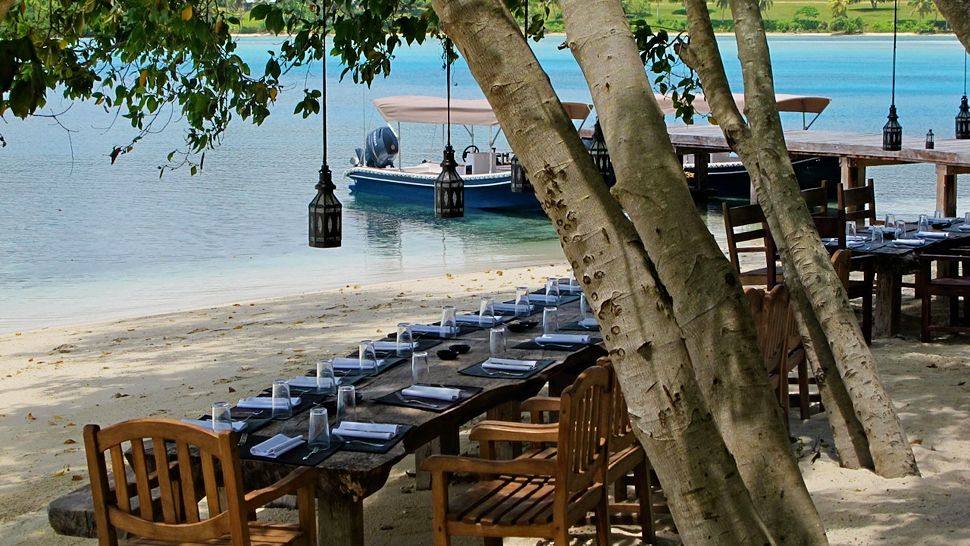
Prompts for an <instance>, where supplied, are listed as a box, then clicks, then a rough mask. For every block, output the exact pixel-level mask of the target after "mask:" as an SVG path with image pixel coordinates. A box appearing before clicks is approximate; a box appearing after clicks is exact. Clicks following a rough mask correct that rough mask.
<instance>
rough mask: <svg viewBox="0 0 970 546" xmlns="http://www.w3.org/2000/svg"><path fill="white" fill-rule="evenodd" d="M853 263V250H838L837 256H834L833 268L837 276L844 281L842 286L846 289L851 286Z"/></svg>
mask: <svg viewBox="0 0 970 546" xmlns="http://www.w3.org/2000/svg"><path fill="white" fill-rule="evenodd" d="M851 261H852V251H851V250H836V251H835V254H832V268H833V269H835V274H836V275H838V276H839V280H840V281H842V286H844V287H846V288H848V286H849V265H850V262H851Z"/></svg>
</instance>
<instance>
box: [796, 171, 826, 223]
mask: <svg viewBox="0 0 970 546" xmlns="http://www.w3.org/2000/svg"><path fill="white" fill-rule="evenodd" d="M802 198H803V199H805V205H807V206H808V212H809V213H810V214H811V215H812V216H815V215H819V214H821V215H825V214H828V212H829V193H828V182H826V181H825V180H822V184H821V185H820V186H819V187H817V188H806V189H804V190H802Z"/></svg>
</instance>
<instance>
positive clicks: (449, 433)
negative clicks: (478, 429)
mask: <svg viewBox="0 0 970 546" xmlns="http://www.w3.org/2000/svg"><path fill="white" fill-rule="evenodd" d="M460 451H461V448H460V446H459V441H458V427H450V428H448V429H446V430H445V431H444V432H443V433H442V434H441V436H439V437H437V438H435V439H434V440H431V441H430V442H428V443H427V444H424V445H423V446H421V447H419V448H418V449H416V450H415V451H414V488H415V489H417V490H418V491H427V490H429V489H431V473H430V472H425V471H423V470H421V463H423V462H424V460H425V459H427V458H428V457H430V456H431V455H434V454H436V453H439V454H442V455H458V454H459V453H460Z"/></svg>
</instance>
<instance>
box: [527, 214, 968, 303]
mask: <svg viewBox="0 0 970 546" xmlns="http://www.w3.org/2000/svg"><path fill="white" fill-rule="evenodd" d="M967 216H970V212H968V213H967ZM528 314H529V287H528V286H518V287H516V288H515V316H517V317H525V316H528Z"/></svg>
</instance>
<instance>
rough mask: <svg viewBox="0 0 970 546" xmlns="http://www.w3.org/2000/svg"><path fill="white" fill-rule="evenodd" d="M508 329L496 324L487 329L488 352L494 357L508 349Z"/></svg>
mask: <svg viewBox="0 0 970 546" xmlns="http://www.w3.org/2000/svg"><path fill="white" fill-rule="evenodd" d="M508 347H509V331H508V330H507V329H506V328H505V326H498V327H496V328H492V329H491V330H489V331H488V352H489V354H491V355H492V356H494V357H502V356H504V355H505V353H506V351H508Z"/></svg>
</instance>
